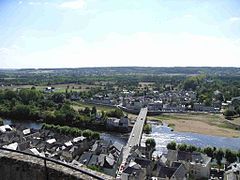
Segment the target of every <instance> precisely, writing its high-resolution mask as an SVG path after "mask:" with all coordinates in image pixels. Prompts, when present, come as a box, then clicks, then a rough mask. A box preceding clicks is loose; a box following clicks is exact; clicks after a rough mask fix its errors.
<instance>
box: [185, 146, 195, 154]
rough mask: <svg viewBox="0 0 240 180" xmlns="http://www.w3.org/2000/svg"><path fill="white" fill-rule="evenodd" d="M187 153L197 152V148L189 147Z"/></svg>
mask: <svg viewBox="0 0 240 180" xmlns="http://www.w3.org/2000/svg"><path fill="white" fill-rule="evenodd" d="M186 151H188V152H193V151H197V147H196V146H193V145H188V146H187V149H186Z"/></svg>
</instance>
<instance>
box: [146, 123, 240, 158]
mask: <svg viewBox="0 0 240 180" xmlns="http://www.w3.org/2000/svg"><path fill="white" fill-rule="evenodd" d="M146 138H154V139H155V141H156V152H155V153H154V154H155V155H157V154H162V153H164V152H166V145H167V144H168V143H169V142H171V141H176V143H186V144H192V145H195V146H197V147H206V146H215V147H218V148H220V147H221V148H230V149H233V150H239V149H240V138H227V137H220V136H209V135H203V134H198V133H190V132H175V131H171V128H169V127H167V126H166V125H163V126H161V125H152V133H151V134H149V135H147V134H143V137H142V139H143V141H144V140H145V139H146Z"/></svg>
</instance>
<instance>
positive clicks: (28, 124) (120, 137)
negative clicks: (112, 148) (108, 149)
mask: <svg viewBox="0 0 240 180" xmlns="http://www.w3.org/2000/svg"><path fill="white" fill-rule="evenodd" d="M3 124H4V125H6V124H8V125H15V126H22V127H25V128H33V129H41V127H42V123H40V122H34V121H19V120H10V119H4V120H3ZM100 137H101V138H102V139H104V140H111V141H112V142H115V141H116V142H119V143H120V144H122V145H125V144H126V143H127V140H128V135H127V134H121V133H114V132H104V133H101V135H100Z"/></svg>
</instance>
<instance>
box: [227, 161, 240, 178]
mask: <svg viewBox="0 0 240 180" xmlns="http://www.w3.org/2000/svg"><path fill="white" fill-rule="evenodd" d="M239 179H240V163H236V162H235V163H232V164H230V165H229V166H228V167H227V169H226V171H225V173H224V180H239Z"/></svg>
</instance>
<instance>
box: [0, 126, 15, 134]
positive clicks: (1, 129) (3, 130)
mask: <svg viewBox="0 0 240 180" xmlns="http://www.w3.org/2000/svg"><path fill="white" fill-rule="evenodd" d="M12 130H13V129H12V128H11V127H10V126H9V125H3V126H0V132H1V133H5V132H7V131H12Z"/></svg>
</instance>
